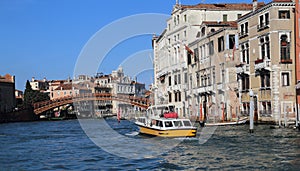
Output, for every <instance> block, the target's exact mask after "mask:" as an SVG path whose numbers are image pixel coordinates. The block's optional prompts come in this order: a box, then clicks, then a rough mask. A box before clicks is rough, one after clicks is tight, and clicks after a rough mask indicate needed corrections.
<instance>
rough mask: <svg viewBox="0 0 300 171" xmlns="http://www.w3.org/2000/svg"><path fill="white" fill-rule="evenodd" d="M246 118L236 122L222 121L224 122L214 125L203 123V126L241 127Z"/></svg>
mask: <svg viewBox="0 0 300 171" xmlns="http://www.w3.org/2000/svg"><path fill="white" fill-rule="evenodd" d="M247 120H248V119H247V117H245V118H242V119H238V120H236V121H228V122H226V121H224V122H216V123H205V126H226V125H241V124H245V123H246V122H247Z"/></svg>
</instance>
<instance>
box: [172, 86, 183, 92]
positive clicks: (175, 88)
mask: <svg viewBox="0 0 300 171" xmlns="http://www.w3.org/2000/svg"><path fill="white" fill-rule="evenodd" d="M173 90H174V91H181V85H174V86H173Z"/></svg>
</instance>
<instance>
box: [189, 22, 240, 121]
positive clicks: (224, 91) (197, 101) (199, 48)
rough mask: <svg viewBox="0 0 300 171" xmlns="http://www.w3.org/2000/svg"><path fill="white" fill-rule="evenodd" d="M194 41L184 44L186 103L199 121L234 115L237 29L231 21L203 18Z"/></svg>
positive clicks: (235, 112) (236, 104) (236, 102)
mask: <svg viewBox="0 0 300 171" xmlns="http://www.w3.org/2000/svg"><path fill="white" fill-rule="evenodd" d="M199 30H200V32H199V34H198V35H197V38H196V39H195V41H194V42H191V43H190V44H189V45H188V47H187V48H188V49H189V50H188V52H187V53H188V54H187V64H188V82H189V83H188V85H189V87H188V90H189V91H188V92H189V93H188V96H187V98H186V99H185V101H186V102H187V104H188V105H190V106H193V107H194V108H192V109H190V110H191V113H199V116H200V119H201V120H213V121H220V120H222V121H224V120H231V119H233V118H236V117H237V115H238V107H239V101H238V97H237V94H236V90H237V79H236V68H235V66H236V64H237V62H238V61H239V57H238V52H237V50H238V44H237V43H236V42H238V31H237V23H236V22H235V21H222V22H216V21H203V22H202V24H201V25H200V28H199Z"/></svg>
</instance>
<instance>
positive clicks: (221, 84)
mask: <svg viewBox="0 0 300 171" xmlns="http://www.w3.org/2000/svg"><path fill="white" fill-rule="evenodd" d="M224 88H225V87H224V84H223V83H218V84H217V89H218V90H224Z"/></svg>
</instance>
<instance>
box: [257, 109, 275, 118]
mask: <svg viewBox="0 0 300 171" xmlns="http://www.w3.org/2000/svg"><path fill="white" fill-rule="evenodd" d="M259 115H260V116H261V117H271V115H272V111H271V110H260V111H259Z"/></svg>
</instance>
